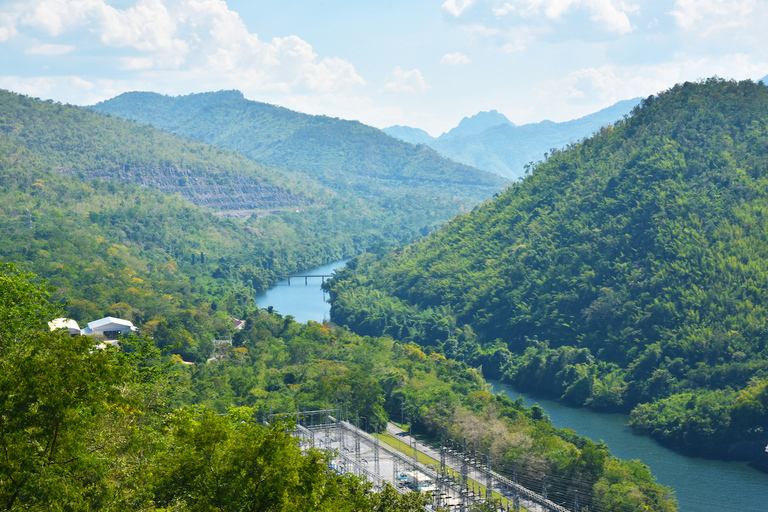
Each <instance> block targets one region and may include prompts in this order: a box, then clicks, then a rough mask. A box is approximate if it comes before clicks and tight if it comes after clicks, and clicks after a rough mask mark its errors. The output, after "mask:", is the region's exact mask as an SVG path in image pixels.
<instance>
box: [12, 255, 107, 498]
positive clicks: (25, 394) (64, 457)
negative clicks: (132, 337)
mask: <svg viewBox="0 0 768 512" xmlns="http://www.w3.org/2000/svg"><path fill="white" fill-rule="evenodd" d="M0 270H2V273H0V451H2V453H3V456H2V457H0V506H1V507H2V508H4V509H6V510H13V509H16V508H35V507H49V508H50V507H54V508H55V505H56V504H57V503H58V504H61V503H65V502H69V501H81V500H83V499H85V497H84V495H85V494H86V493H87V489H88V488H87V486H86V485H83V482H82V480H83V479H90V480H91V482H93V480H99V479H100V478H101V475H103V473H104V472H103V466H102V463H101V461H100V460H99V459H98V457H97V456H96V454H97V452H98V451H99V450H100V447H99V446H98V445H96V444H94V443H93V442H92V441H93V436H92V428H93V427H94V425H95V424H97V423H98V421H99V417H100V415H101V414H103V413H104V412H105V410H106V408H107V404H108V403H109V402H110V401H112V400H113V398H114V397H115V396H116V395H117V390H116V387H115V386H114V384H115V383H116V382H117V380H119V376H120V373H121V369H120V367H119V365H117V364H116V362H115V360H114V358H113V354H112V352H110V351H102V350H94V346H93V341H92V340H91V339H90V338H88V337H85V336H76V337H70V336H69V334H68V333H67V332H65V331H63V330H59V331H53V332H51V331H50V330H49V329H48V326H47V325H46V322H47V321H48V320H52V319H53V318H56V317H57V316H60V315H61V314H62V309H61V307H60V306H58V305H57V304H54V303H51V302H50V301H49V300H48V299H49V296H50V291H49V290H48V288H47V287H46V286H45V283H35V282H33V280H34V277H35V276H34V275H32V274H27V273H20V272H18V271H17V270H16V269H15V268H14V267H13V266H12V265H2V267H0Z"/></svg>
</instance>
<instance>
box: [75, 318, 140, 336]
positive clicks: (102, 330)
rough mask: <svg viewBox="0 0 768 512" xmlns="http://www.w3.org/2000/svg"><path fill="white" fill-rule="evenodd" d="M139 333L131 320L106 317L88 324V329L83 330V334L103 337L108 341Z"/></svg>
mask: <svg viewBox="0 0 768 512" xmlns="http://www.w3.org/2000/svg"><path fill="white" fill-rule="evenodd" d="M135 332H138V329H136V327H134V325H133V324H132V323H131V321H130V320H123V319H122V318H114V317H111V316H106V317H104V318H100V319H99V320H94V321H93V322H88V327H86V328H85V329H84V330H83V334H90V335H99V334H100V335H102V336H104V337H105V338H106V339H108V340H116V339H117V337H118V336H123V337H126V336H130V335H131V334H133V333H135Z"/></svg>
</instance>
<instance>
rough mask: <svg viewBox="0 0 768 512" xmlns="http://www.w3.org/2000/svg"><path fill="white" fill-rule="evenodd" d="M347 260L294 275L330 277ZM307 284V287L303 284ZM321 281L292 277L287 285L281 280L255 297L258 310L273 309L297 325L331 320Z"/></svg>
mask: <svg viewBox="0 0 768 512" xmlns="http://www.w3.org/2000/svg"><path fill="white" fill-rule="evenodd" d="M347 261H349V260H340V261H335V262H333V263H329V264H327V265H322V266H320V267H316V268H311V269H309V270H306V271H302V272H296V274H316V275H331V274H333V271H334V270H335V269H337V268H341V267H343V266H344V265H346V263H347ZM305 281H306V284H305ZM322 284H323V280H322V279H321V278H319V277H310V278H308V279H306V280H305V279H304V278H303V277H299V278H297V277H294V278H293V279H291V282H290V284H288V279H283V280H282V281H280V282H278V283H277V284H276V285H275V286H273V287H272V288H270V289H269V290H267V291H265V292H264V293H260V294H258V295H256V296H255V297H254V298H255V299H256V305H257V306H259V307H260V308H266V307H268V306H272V307H273V308H274V309H275V311H277V312H278V313H280V314H281V315H283V316H287V315H291V316H293V317H294V318H295V319H296V321H297V322H302V323H303V322H306V321H308V320H314V321H315V322H322V321H323V320H330V318H331V305H330V304H329V303H328V302H327V299H328V297H327V294H326V293H324V292H323V290H322V289H321V288H320V286H321V285H322Z"/></svg>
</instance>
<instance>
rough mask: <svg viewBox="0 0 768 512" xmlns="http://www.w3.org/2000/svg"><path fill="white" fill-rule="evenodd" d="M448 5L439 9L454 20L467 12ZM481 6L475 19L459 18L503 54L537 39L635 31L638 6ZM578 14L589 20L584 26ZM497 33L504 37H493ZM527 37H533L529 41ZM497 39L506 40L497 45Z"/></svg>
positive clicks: (616, 1)
mask: <svg viewBox="0 0 768 512" xmlns="http://www.w3.org/2000/svg"><path fill="white" fill-rule="evenodd" d="M456 1H457V2H459V1H460V0H456ZM448 4H449V2H446V3H445V4H443V9H445V10H448V12H451V13H452V14H455V15H456V17H458V16H459V15H460V14H462V13H464V11H465V10H466V8H467V7H464V3H456V2H451V3H450V5H448ZM447 6H448V7H450V9H449V8H448V7H447ZM483 6H484V9H485V10H486V12H485V13H483V9H480V8H478V9H475V10H474V11H473V13H474V14H476V15H473V16H468V15H467V16H463V18H462V19H463V21H464V23H465V24H466V25H468V26H473V27H474V28H473V29H472V32H473V33H474V34H476V35H480V34H481V33H482V32H485V33H486V34H487V35H488V37H489V39H491V40H492V41H494V42H495V43H496V44H497V46H500V47H502V48H503V49H504V51H507V52H511V51H519V50H521V49H523V48H526V47H528V45H529V44H530V43H531V42H533V41H535V40H537V39H540V37H541V36H546V37H549V38H551V37H552V36H553V35H555V34H556V35H557V37H559V38H561V39H562V38H568V37H569V34H570V35H573V36H574V37H576V38H587V39H594V38H595V37H596V34H600V35H601V36H600V37H603V38H605V37H608V38H616V37H618V36H622V35H625V34H629V33H631V32H633V31H635V30H636V29H637V27H636V26H635V25H633V24H632V21H631V19H630V16H638V15H639V14H640V7H639V6H638V5H635V4H631V3H628V2H627V1H625V0H488V1H487V2H486V3H484V4H483ZM454 7H455V9H454ZM581 13H585V14H586V15H587V18H588V20H589V22H587V24H586V26H585V25H584V22H583V18H584V16H583V15H581V16H580V14H581ZM478 27H482V30H481V29H480V28H478ZM497 33H501V34H504V35H505V37H504V38H498V37H494V36H496V34H497ZM531 36H536V37H534V38H533V39H531ZM501 39H506V40H504V41H503V42H500V41H501Z"/></svg>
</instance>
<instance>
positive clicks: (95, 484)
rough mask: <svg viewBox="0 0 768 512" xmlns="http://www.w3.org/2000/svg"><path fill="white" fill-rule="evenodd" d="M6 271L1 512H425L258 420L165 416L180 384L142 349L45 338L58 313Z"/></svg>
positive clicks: (239, 411) (241, 414) (189, 411)
mask: <svg viewBox="0 0 768 512" xmlns="http://www.w3.org/2000/svg"><path fill="white" fill-rule="evenodd" d="M2 270H3V272H2V273H0V450H2V454H3V456H2V457H0V507H2V508H3V509H4V510H54V511H56V510H62V511H63V510H115V511H120V510H165V511H171V510H179V511H180V510H192V511H209V510H213V509H216V510H222V511H242V510H254V511H259V510H260V511H266V510H270V511H294V510H317V511H329V512H330V511H352V510H360V511H365V510H371V511H374V510H375V511H382V512H383V511H392V512H394V511H401V510H406V511H413V512H416V511H421V510H424V505H425V504H426V501H425V499H424V498H423V497H421V496H419V495H417V494H415V493H413V494H407V495H403V496H401V495H400V494H399V493H396V492H394V490H392V489H391V488H390V489H385V490H384V491H383V492H379V493H377V492H373V490H372V488H371V486H370V485H369V484H367V483H365V482H364V481H361V480H359V479H357V478H354V477H351V476H348V475H343V476H342V475H338V474H336V473H335V472H333V471H330V470H329V469H328V462H329V455H328V454H327V453H322V452H319V451H317V450H309V451H305V452H302V451H301V449H300V448H299V446H298V442H297V441H296V440H295V439H294V438H292V437H290V436H289V435H288V434H287V433H286V427H287V425H285V424H283V423H280V422H275V423H272V424H271V425H269V426H263V425H261V424H260V423H259V422H257V421H256V420H255V410H254V409H249V408H244V407H241V408H230V409H229V410H228V411H227V414H225V415H220V414H217V413H215V412H213V411H212V410H211V409H208V408H206V407H196V408H189V407H182V408H177V409H173V408H171V407H170V405H169V404H170V399H171V398H172V396H173V394H174V393H175V392H176V391H175V388H176V386H177V384H178V381H177V377H176V376H175V375H174V372H173V371H172V365H168V364H159V359H158V358H159V355H160V354H159V352H158V351H157V350H156V349H154V347H153V346H152V344H151V341H150V340H146V339H141V340H122V345H123V350H122V351H118V350H116V349H113V348H108V349H105V350H100V349H94V345H93V340H92V339H91V338H88V337H86V336H76V337H70V336H69V335H68V334H67V333H66V332H65V331H63V330H62V331H54V332H50V331H49V330H48V327H47V324H46V322H47V320H48V319H49V318H51V317H56V316H58V315H60V314H61V313H62V311H61V309H60V308H59V307H58V306H57V305H55V304H54V303H51V302H49V300H48V298H49V293H48V289H47V288H46V287H45V286H42V285H39V284H34V283H33V282H32V281H31V280H32V279H33V277H34V276H32V275H30V274H24V273H19V272H17V271H16V270H15V269H14V268H13V267H10V266H4V267H3V269H2Z"/></svg>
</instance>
